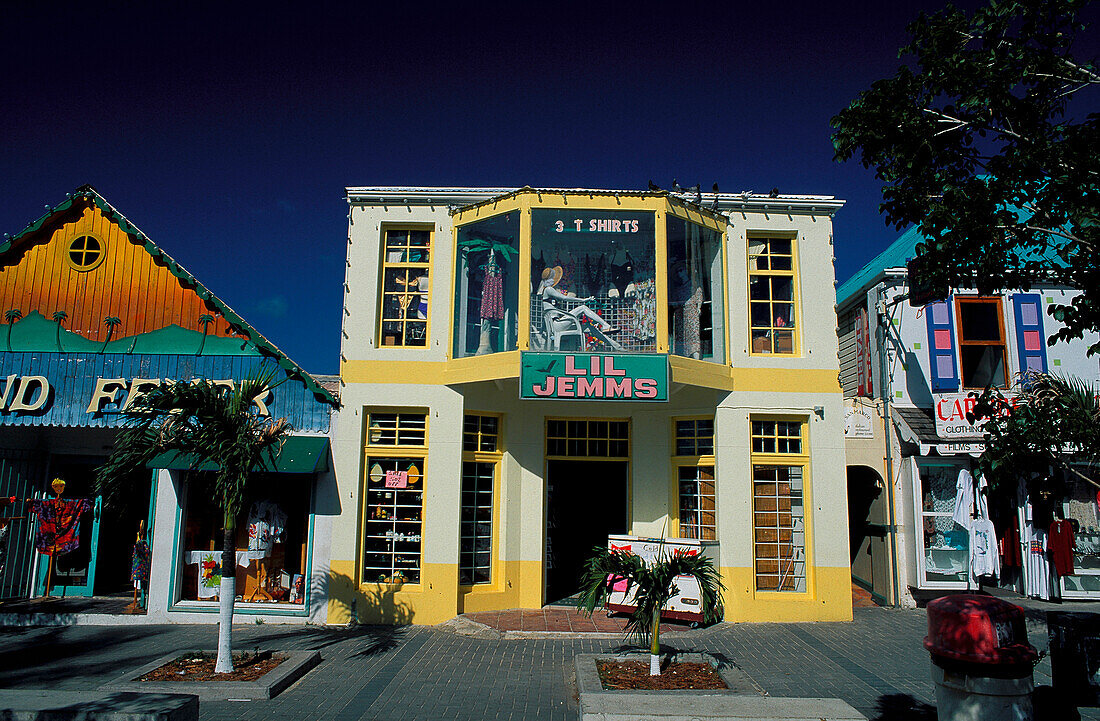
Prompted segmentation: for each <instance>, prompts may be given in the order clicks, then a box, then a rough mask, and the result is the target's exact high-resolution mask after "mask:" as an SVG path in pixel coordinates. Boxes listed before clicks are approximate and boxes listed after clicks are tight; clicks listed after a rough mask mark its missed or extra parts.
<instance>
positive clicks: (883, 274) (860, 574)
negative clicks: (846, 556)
mask: <svg viewBox="0 0 1100 721" xmlns="http://www.w3.org/2000/svg"><path fill="white" fill-rule="evenodd" d="M920 240H921V236H920V235H919V233H918V232H917V230H916V229H915V228H914V229H910V230H909V231H907V232H906V233H905V234H903V235H902V236H900V237H899V238H898V239H897V240H896V241H895V242H894V243H893V244H892V245H891V246H890V247H888V248H887V249H886V250H885V251H883V252H882V253H881V254H880V255H879V256H878V257H876V258H875V259H874V260H872V261H871V262H870V263H868V264H867V265H866V266H865V267H864V268H862V269H861V270H860V271H859V272H858V273H856V274H855V275H854V276H853V277H852V278H851V279H849V280H847V281H846V282H845V283H843V284H842V285H841V286H839V287H838V289H837V304H838V305H837V314H838V322H839V338H840V352H841V356H840V358H841V382H842V384H843V386H844V396H845V405H846V414H847V416H848V419H849V422H848V424H847V427H846V445H847V456H848V482H849V503H850V504H851V514H852V515H851V518H850V519H849V522H850V524H851V528H852V534H853V536H852V558H853V561H852V575H853V578H854V579H855V580H856V581H857V582H859V583H862V584H863V585H865V586H867V587H868V588H870V589H872V591H873V592H874V593H875V594H877V595H879V596H881V597H882V598H884V599H887V600H895V599H896V600H897V601H898V602H900V603H904V604H911V603H913V602H914V598H913V594H914V593H916V594H917V595H918V596H919V595H920V594H921V593H922V592H933V593H934V592H940V591H944V590H961V589H966V588H973V587H975V583H976V579H974V578H973V577H972V575H971V572H970V571H971V563H970V556H971V554H970V547H969V538H968V532H967V530H966V529H963V528H961V527H959V525H958V524H957V523H956V522H955V521H954V520H953V519H952V516H953V514H954V509H955V499H956V490H957V488H956V487H957V483H958V480H959V476H960V472H961V471H963V470H966V471H967V472H970V471H972V470H974V460H975V459H976V458H978V457H979V456H980V455H981V453H982V452H983V451H984V445H983V442H982V441H983V436H982V431H981V429H980V428H979V427H974V426H972V425H971V424H970V423H968V422H967V420H966V412H967V410H968V408H969V407H970V404H972V403H973V400H972V399H970V398H969V394H971V393H978V392H981V391H982V390H983V389H984V388H986V387H987V386H989V385H992V386H994V387H999V388H1004V389H1008V388H1010V387H1011V385H1012V384H1013V382H1014V381H1015V379H1016V378H1017V377H1018V375H1019V374H1020V373H1021V372H1023V371H1028V370H1035V371H1040V372H1052V373H1057V374H1060V375H1063V376H1072V377H1077V378H1081V379H1083V380H1085V381H1087V382H1090V383H1095V382H1096V381H1097V380H1098V379H1100V365H1098V362H1097V359H1096V358H1090V357H1088V355H1087V353H1086V350H1087V348H1088V346H1089V345H1091V344H1093V343H1095V342H1096V336H1095V335H1094V334H1093V335H1086V337H1085V338H1084V339H1082V340H1079V341H1074V342H1070V343H1058V344H1056V345H1054V346H1048V345H1047V339H1048V338H1050V337H1051V336H1052V335H1054V334H1055V333H1056V332H1057V331H1058V328H1059V324H1058V321H1056V320H1055V319H1054V318H1052V317H1051V316H1050V315H1049V314H1048V313H1047V308H1048V306H1050V305H1052V304H1065V303H1068V302H1070V300H1071V299H1072V298H1073V297H1074V296H1075V295H1077V291H1073V290H1071V289H1067V288H1063V287H1056V286H1051V285H1042V284H1040V285H1036V286H1035V287H1034V288H1032V289H1031V290H1029V291H1021V290H1009V291H1004V292H1002V293H999V294H997V295H992V296H981V295H979V294H978V292H977V291H976V290H975V289H973V288H959V289H955V290H953V291H952V292H951V293H950V294H949V295H948V297H946V298H945V299H942V300H938V301H934V302H929V303H926V304H921V305H914V304H913V303H912V302H911V301H910V295H911V293H912V292H913V288H912V286H911V285H910V282H909V274H908V271H907V262H908V261H909V260H910V259H912V258H913V257H914V256H915V254H916V250H915V248H916V244H917V243H918V242H919V241H920ZM1052 262H1053V261H1052ZM887 479H892V481H888V480H887ZM1065 487H1066V495H1065V497H1062V498H1051V499H1030V498H1027V497H1026V494H1020V495H1019V496H1018V497H1011V498H1010V497H1005V496H1003V495H1002V496H999V497H993V498H991V499H990V509H989V510H990V515H991V516H992V520H993V522H994V525H995V526H996V528H997V533H998V538H999V539H1001V541H1002V559H1001V560H1002V573H1001V575H1000V578H999V582H1000V583H1001V584H1002V585H1005V586H1009V587H1012V588H1015V589H1016V590H1018V591H1019V592H1020V593H1024V594H1027V595H1032V596H1036V597H1040V598H1050V597H1052V596H1062V597H1065V598H1100V522H1098V511H1097V502H1096V500H1097V499H1096V493H1095V488H1092V487H1091V486H1088V485H1087V484H1083V483H1081V484H1078V483H1075V482H1073V481H1072V480H1070V479H1065ZM1052 513H1060V514H1062V515H1063V516H1064V517H1065V518H1066V519H1071V520H1072V521H1073V522H1074V523H1075V524H1076V526H1077V529H1078V530H1077V531H1076V543H1077V553H1076V558H1075V564H1074V565H1075V566H1076V569H1077V572H1076V573H1075V574H1074V575H1066V576H1062V577H1058V576H1056V574H1053V573H1052V571H1051V569H1050V568H1049V564H1046V565H1043V564H1045V563H1046V562H1045V561H1042V560H1041V558H1043V557H1045V558H1049V549H1048V548H1047V547H1046V532H1047V530H1048V529H1049V527H1050V524H1051V523H1052ZM895 529H896V530H895ZM1031 540H1035V541H1036V543H1034V544H1032V543H1030V541H1031ZM1006 544H1007V547H1008V548H1009V549H1010V550H1009V551H1008V552H1007V553H1004V552H1003V551H1004V547H1005V545H1006ZM1029 554H1030V555H1034V556H1036V558H1034V559H1032V560H1033V561H1034V564H1032V567H1031V568H1030V570H1029V564H1028V556H1029ZM1006 561H1007V563H1006ZM895 589H897V590H896V591H895Z"/></svg>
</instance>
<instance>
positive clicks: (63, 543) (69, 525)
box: [30, 498, 92, 556]
mask: <svg viewBox="0 0 1100 721" xmlns="http://www.w3.org/2000/svg"><path fill="white" fill-rule="evenodd" d="M90 510H92V502H91V501H89V500H88V499H87V498H67V499H62V498H54V499H43V500H39V501H34V502H32V503H31V506H30V511H31V513H36V514H38V530H37V531H36V532H35V534H34V547H35V548H37V549H38V552H39V553H43V554H45V555H47V556H49V555H51V554H53V553H68V552H69V551H73V550H76V549H77V548H80V517H81V516H82V515H84V514H85V513H87V512H88V511H90Z"/></svg>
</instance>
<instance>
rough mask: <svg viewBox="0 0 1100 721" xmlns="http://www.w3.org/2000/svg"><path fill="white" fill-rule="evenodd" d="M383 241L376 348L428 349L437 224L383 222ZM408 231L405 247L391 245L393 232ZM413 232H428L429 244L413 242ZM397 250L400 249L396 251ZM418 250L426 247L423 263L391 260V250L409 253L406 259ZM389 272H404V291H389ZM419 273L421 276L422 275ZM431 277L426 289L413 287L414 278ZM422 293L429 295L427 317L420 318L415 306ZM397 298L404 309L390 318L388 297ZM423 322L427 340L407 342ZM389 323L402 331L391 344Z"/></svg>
mask: <svg viewBox="0 0 1100 721" xmlns="http://www.w3.org/2000/svg"><path fill="white" fill-rule="evenodd" d="M381 232H382V242H381V243H380V247H379V250H380V253H381V265H380V267H381V273H379V275H378V333H377V336H376V338H375V341H376V347H378V348H424V349H427V348H428V347H429V341H430V340H431V337H432V328H431V322H432V293H433V291H432V282H433V280H434V279H433V276H434V275H435V274H434V273H432V272H431V270H432V268H431V265H432V263H431V260H432V255H433V254H434V252H435V251H434V245H435V226H433V225H420V224H409V225H383V226H382V231H381ZM402 232H403V233H406V234H407V235H406V239H405V244H404V245H403V246H394V247H393V248H391V246H390V243H389V237H390V233H395V234H396V233H402ZM412 232H423V233H427V234H428V243H427V245H426V246H423V247H422V246H419V245H417V246H414V245H412V240H411V235H409V234H410V233H412ZM395 249H396V250H395ZM414 250H417V251H419V250H423V251H424V253H425V260H424V261H423V262H419V261H418V262H412V261H409V260H395V261H391V260H389V259H388V254H389V253H390V252H402V251H404V252H405V254H406V258H407V257H409V256H411V254H412V253H413V251H414ZM389 271H397V272H398V277H400V276H402V275H403V280H398V282H399V283H401V284H402V285H403V286H404V290H403V291H389V290H387V289H386V279H387V278H388V273H389ZM418 274H419V275H418ZM425 276H426V277H427V279H428V283H427V285H428V289H427V290H426V291H423V290H420V289H419V286H417V287H415V288H414V287H413V285H412V283H413V282H414V279H416V278H420V277H425ZM422 295H426V296H427V298H426V304H427V310H426V311H425V313H424V316H425V317H424V318H423V319H420V318H418V317H417V316H416V313H417V310H416V309H414V308H413V307H412V303H413V299H414V298H417V299H419V298H420V297H421V296H422ZM391 299H392V300H396V301H397V306H398V308H400V312H401V316H400V317H387V316H386V309H387V305H390V304H388V303H387V300H391ZM410 312H411V313H413V317H411V318H410V317H409V315H408V314H409V313H410ZM421 323H422V324H423V326H424V328H423V341H424V342H423V343H422V344H411V343H407V342H406V339H407V338H408V331H409V329H410V326H412V327H415V326H416V325H419V324H421ZM387 325H391V326H392V325H397V326H398V327H399V328H400V331H399V332H398V333H397V335H396V337H394V341H395V342H393V343H387V342H386V341H387V338H391V337H393V333H392V331H388V330H387Z"/></svg>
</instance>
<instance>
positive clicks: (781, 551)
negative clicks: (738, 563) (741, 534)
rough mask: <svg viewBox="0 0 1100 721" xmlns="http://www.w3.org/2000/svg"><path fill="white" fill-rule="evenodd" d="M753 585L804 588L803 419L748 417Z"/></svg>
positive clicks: (791, 589) (773, 588) (805, 462)
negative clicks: (754, 583) (757, 418)
mask: <svg viewBox="0 0 1100 721" xmlns="http://www.w3.org/2000/svg"><path fill="white" fill-rule="evenodd" d="M750 424H751V442H752V494H753V498H752V503H753V556H754V567H755V573H756V590H758V591H788V592H796V593H802V592H805V591H806V510H805V473H806V468H807V466H808V465H809V459H808V457H807V456H806V454H805V446H806V440H805V428H806V424H805V422H804V421H791V420H756V419H753V420H751V421H750Z"/></svg>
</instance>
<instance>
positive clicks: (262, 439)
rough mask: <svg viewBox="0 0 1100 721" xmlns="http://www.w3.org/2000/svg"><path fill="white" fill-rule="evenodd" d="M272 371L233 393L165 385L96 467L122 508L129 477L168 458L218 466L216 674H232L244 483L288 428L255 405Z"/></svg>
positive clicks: (140, 406)
mask: <svg viewBox="0 0 1100 721" xmlns="http://www.w3.org/2000/svg"><path fill="white" fill-rule="evenodd" d="M274 377H275V370H274V369H272V370H267V371H263V372H257V373H254V374H253V375H251V376H250V377H248V378H246V379H245V380H243V381H241V382H239V383H238V384H237V385H236V387H235V388H234V389H232V390H231V389H228V388H225V387H224V386H219V385H214V384H213V383H166V384H164V385H162V386H159V387H158V388H155V389H153V390H151V391H149V392H148V393H146V394H144V395H142V396H140V397H139V398H137V399H136V400H135V401H134V403H133V404H131V406H130V408H129V409H128V410H127V411H126V415H127V423H126V426H125V428H123V430H122V432H121V433H119V436H118V440H117V441H116V443H115V449H114V451H113V452H112V453H111V456H110V458H108V459H107V463H106V464H105V465H103V467H101V468H100V469H99V472H98V476H97V485H98V488H99V491H100V492H101V493H102V494H103V495H104V497H105V499H106V500H107V502H108V503H109V504H111V503H119V502H125V500H126V498H127V494H128V492H129V491H130V487H131V483H132V480H133V478H135V477H141V474H136V475H135V474H134V472H135V471H139V470H141V469H143V468H145V465H146V463H148V462H149V461H150V460H152V459H153V458H155V457H156V456H158V455H160V454H161V453H165V452H175V453H177V454H179V455H193V456H195V457H197V458H198V459H199V460H200V461H207V462H210V463H213V464H214V465H216V466H217V470H216V471H214V472H213V482H212V484H211V486H210V491H211V495H212V496H213V498H212V499H211V500H212V501H213V502H214V504H215V505H216V506H217V507H218V509H219V510H220V511H221V513H222V523H223V536H222V569H221V587H220V597H219V602H220V607H219V619H218V621H219V627H218V658H217V662H216V664H215V667H214V670H215V671H216V672H218V673H230V672H232V671H233V653H232V650H233V649H232V646H233V639H232V633H233V605H234V600H235V599H236V596H237V589H236V565H237V563H236V542H237V519H238V517H239V516H240V514H241V507H242V505H243V503H244V499H245V494H246V491H247V489H248V486H249V479H250V476H251V473H252V471H253V470H254V469H256V468H257V467H259V466H260V465H261V464H262V463H263V461H264V460H265V459H266V460H271V461H273V460H274V457H275V453H276V452H277V451H278V449H279V448H280V446H281V443H282V441H283V439H284V438H285V437H286V436H287V434H288V433H289V432H290V430H291V428H290V426H289V424H288V423H287V422H286V419H277V420H276V419H273V418H270V417H264V416H261V415H260V414H259V411H258V406H257V405H256V403H255V401H256V399H257V398H261V397H262V396H263V395H264V394H265V393H267V392H268V389H269V388H270V386H271V385H272V381H273V380H274Z"/></svg>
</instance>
